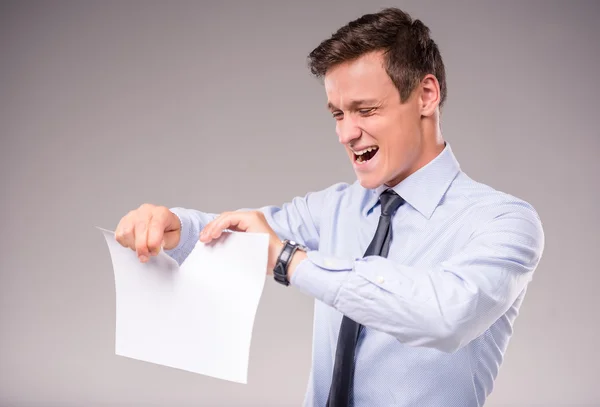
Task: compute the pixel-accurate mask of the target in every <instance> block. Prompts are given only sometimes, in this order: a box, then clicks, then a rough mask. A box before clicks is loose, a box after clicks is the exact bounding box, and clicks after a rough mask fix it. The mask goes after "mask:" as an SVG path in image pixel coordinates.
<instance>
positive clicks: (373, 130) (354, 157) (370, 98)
mask: <svg viewBox="0 0 600 407" xmlns="http://www.w3.org/2000/svg"><path fill="white" fill-rule="evenodd" d="M325 91H326V93H327V99H328V107H329V109H330V111H331V112H332V114H333V117H334V118H335V120H336V133H337V135H338V138H339V141H340V143H342V144H343V145H344V146H345V147H346V151H347V152H348V156H349V158H350V161H351V162H352V165H353V167H354V171H355V172H356V176H357V177H358V180H359V182H360V184H361V185H362V186H363V187H365V188H369V189H372V188H377V187H378V186H380V185H382V184H386V185H388V186H394V185H396V184H397V183H399V182H400V181H402V180H403V179H404V178H406V177H407V176H408V175H410V174H411V173H412V172H414V171H416V169H417V165H418V164H419V158H420V156H421V154H422V149H423V140H422V130H421V126H420V124H421V120H420V119H421V115H420V112H419V97H418V88H417V91H413V93H412V95H411V97H410V98H409V99H408V100H407V101H406V102H405V103H400V94H399V92H398V90H397V89H396V87H395V86H394V83H393V82H392V80H391V78H390V77H389V76H388V74H387V72H386V70H385V67H384V59H383V55H382V53H380V52H376V53H369V54H366V55H363V56H361V57H360V58H359V59H357V60H354V61H351V62H345V63H342V64H339V65H336V66H334V67H332V68H331V69H329V70H328V71H327V73H326V75H325Z"/></svg>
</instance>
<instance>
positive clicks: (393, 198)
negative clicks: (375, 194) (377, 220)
mask: <svg viewBox="0 0 600 407" xmlns="http://www.w3.org/2000/svg"><path fill="white" fill-rule="evenodd" d="M379 201H380V202H381V216H392V215H393V214H394V212H396V209H398V208H399V207H400V206H401V205H402V204H403V203H404V199H403V198H402V197H401V196H400V195H398V194H397V193H396V192H394V190H393V189H387V190H385V191H384V192H383V193H382V194H381V195H380V196H379Z"/></svg>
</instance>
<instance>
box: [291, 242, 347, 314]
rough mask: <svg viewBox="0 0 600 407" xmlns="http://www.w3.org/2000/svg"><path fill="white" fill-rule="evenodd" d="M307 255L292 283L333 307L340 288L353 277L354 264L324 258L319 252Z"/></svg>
mask: <svg viewBox="0 0 600 407" xmlns="http://www.w3.org/2000/svg"><path fill="white" fill-rule="evenodd" d="M306 255H307V257H306V258H305V259H304V260H302V261H301V262H300V263H298V265H297V266H296V270H294V274H292V280H291V281H290V283H291V284H292V285H293V286H295V287H297V288H298V289H299V290H300V291H302V292H303V293H305V294H307V295H310V296H312V297H315V298H316V299H318V300H319V301H321V302H323V303H325V304H327V305H329V306H332V307H333V304H334V302H335V300H336V297H337V295H338V293H339V291H340V288H341V287H342V286H343V285H344V283H345V282H346V281H347V280H348V279H349V278H350V276H351V275H352V269H353V267H354V262H353V261H349V260H342V259H339V258H334V257H328V256H324V255H323V254H321V253H320V252H318V251H309V252H307V253H306Z"/></svg>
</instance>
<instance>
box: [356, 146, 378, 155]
mask: <svg viewBox="0 0 600 407" xmlns="http://www.w3.org/2000/svg"><path fill="white" fill-rule="evenodd" d="M378 148H379V147H368V148H365V149H364V150H360V151H355V152H354V154H356V155H363V154H365V153H368V152H369V151H373V150H377V149H378Z"/></svg>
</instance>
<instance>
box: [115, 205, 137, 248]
mask: <svg viewBox="0 0 600 407" xmlns="http://www.w3.org/2000/svg"><path fill="white" fill-rule="evenodd" d="M134 220H135V212H134V211H129V213H128V214H127V215H125V216H123V218H122V219H121V221H120V222H119V224H118V225H117V229H116V230H115V238H116V240H117V242H119V243H120V244H121V246H123V247H127V248H129V249H131V250H135V229H134V226H135V225H134Z"/></svg>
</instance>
